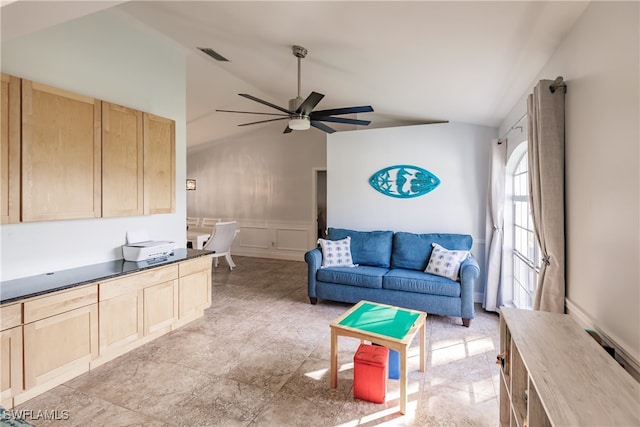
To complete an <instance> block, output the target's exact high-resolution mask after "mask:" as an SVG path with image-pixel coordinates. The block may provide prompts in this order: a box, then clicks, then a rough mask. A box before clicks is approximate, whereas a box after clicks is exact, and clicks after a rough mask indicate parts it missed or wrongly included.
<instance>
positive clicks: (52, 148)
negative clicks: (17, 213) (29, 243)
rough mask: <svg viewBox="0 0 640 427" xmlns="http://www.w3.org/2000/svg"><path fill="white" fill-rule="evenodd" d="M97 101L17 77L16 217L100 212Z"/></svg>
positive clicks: (94, 214) (43, 217) (37, 218)
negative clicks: (18, 173) (19, 131)
mask: <svg viewBox="0 0 640 427" xmlns="http://www.w3.org/2000/svg"><path fill="white" fill-rule="evenodd" d="M100 110H101V104H100V101H99V100H96V99H93V98H89V97H86V96H81V95H77V94H74V93H71V92H67V91H63V90H60V89H56V88H52V87H49V86H45V85H42V84H39V83H36V82H32V81H29V80H22V159H21V160H22V186H21V188H22V221H46V220H55V219H77V218H96V217H99V216H100V215H101V207H100V203H101V195H100V192H101V183H100V178H101V173H100V167H101V161H100V158H101V148H100V145H101V144H100V138H101V131H100V115H101V114H100Z"/></svg>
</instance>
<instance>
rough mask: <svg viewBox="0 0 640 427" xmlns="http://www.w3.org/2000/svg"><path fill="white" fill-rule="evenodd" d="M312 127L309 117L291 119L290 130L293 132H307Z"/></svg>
mask: <svg viewBox="0 0 640 427" xmlns="http://www.w3.org/2000/svg"><path fill="white" fill-rule="evenodd" d="M310 127H311V122H310V121H309V118H308V117H295V118H292V119H289V129H292V130H307V129H309V128H310Z"/></svg>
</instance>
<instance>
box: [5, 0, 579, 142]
mask: <svg viewBox="0 0 640 427" xmlns="http://www.w3.org/2000/svg"><path fill="white" fill-rule="evenodd" d="M16 3H29V2H25V1H24V0H20V1H19V2H16ZM16 3H11V4H9V5H8V6H5V7H3V8H2V12H3V21H2V24H3V29H2V30H3V33H2V36H3V39H6V37H8V36H7V34H5V28H4V26H5V19H4V12H5V10H9V9H11V8H12V7H14V6H17V4H16ZM47 3H53V2H47ZM55 3H58V4H59V7H58V8H57V9H56V10H57V11H58V14H59V13H61V11H63V10H64V9H65V8H66V9H67V10H68V13H69V19H72V18H76V17H77V16H78V15H79V14H78V11H79V9H78V8H77V7H76V6H75V5H74V3H75V4H78V3H83V4H85V7H87V6H86V4H91V3H92V2H55ZM61 3H63V4H61ZM103 3H106V2H103ZM112 3H116V4H117V6H115V7H114V8H113V9H112V10H115V11H116V13H119V14H121V15H123V16H124V15H125V14H126V16H127V17H129V18H134V19H132V20H131V22H135V24H136V25H140V27H141V28H144V29H146V30H150V31H155V32H158V33H162V34H164V35H165V36H166V37H168V38H170V39H173V41H174V42H175V43H177V44H178V45H180V46H183V47H184V49H185V51H186V52H187V140H188V145H189V146H193V145H197V144H201V143H206V142H211V141H216V140H219V139H221V138H226V137H232V136H234V135H237V134H239V133H242V132H247V131H249V130H250V129H251V131H254V130H255V128H256V127H259V126H261V127H263V128H264V131H265V132H282V130H283V129H284V127H285V126H286V121H278V122H275V123H267V124H260V125H254V126H249V127H238V126H236V125H237V124H240V123H246V122H251V121H257V120H262V119H268V118H270V117H268V116H254V115H246V114H232V113H220V112H215V110H216V109H230V110H244V111H259V112H270V113H274V112H275V113H278V111H276V110H273V109H270V108H268V107H265V106H263V105H261V104H259V103H256V102H253V101H251V100H248V99H245V98H242V97H239V96H238V95H237V94H238V93H249V94H251V95H254V96H256V97H258V98H261V99H265V100H267V101H269V102H272V103H274V104H277V105H279V106H282V107H287V106H288V100H289V99H291V98H294V97H295V96H296V95H297V59H296V58H295V57H294V56H293V54H292V53H291V46H292V45H294V44H298V45H302V46H304V47H305V48H307V49H308V51H309V53H308V55H307V58H305V59H303V60H302V85H301V86H302V87H301V94H300V95H301V96H302V97H303V98H306V96H307V95H308V94H309V93H310V92H311V91H316V92H320V93H323V94H325V98H324V99H323V100H322V101H321V102H320V104H318V106H317V109H327V108H336V107H348V106H354V105H371V106H373V108H374V109H375V112H374V113H365V114H361V115H360V117H359V118H361V119H367V120H372V122H373V123H372V125H371V126H377V127H383V126H395V125H400V124H413V123H424V122H431V121H440V120H448V121H455V122H465V123H473V124H480V125H486V126H494V127H497V126H498V125H499V124H500V123H501V122H502V121H503V120H504V118H505V116H506V115H507V114H508V113H509V112H510V110H511V109H512V108H513V106H514V105H515V103H516V102H517V101H518V100H519V99H520V98H521V97H522V95H523V94H524V93H525V92H527V91H528V90H530V87H531V85H532V83H533V81H534V79H535V78H536V76H537V74H538V73H539V71H540V70H541V68H542V67H543V66H544V65H545V63H546V62H547V61H548V59H549V58H550V56H551V55H552V54H553V52H554V51H555V49H556V47H557V46H558V44H559V42H560V41H561V40H562V39H563V37H564V36H565V35H566V34H567V33H568V31H569V30H570V28H571V27H572V25H573V24H574V23H575V21H576V20H577V19H578V17H579V16H580V15H581V13H582V12H583V11H584V9H585V7H586V6H587V4H588V2H583V1H567V2H558V1H550V2H542V1H495V2H485V1H467V2H459V1H447V2H445V1H386V2H385V1H372V2H365V1H319V2H314V1H288V2H273V1H255V2H248V1H233V2H232V1H227V2H223V1H133V0H132V1H128V2H112ZM101 4H102V3H98V5H101ZM16 9H17V8H16ZM100 9H101V7H99V6H96V10H100ZM90 12H91V11H90V10H88V11H87V12H86V13H90ZM42 15H43V14H37V16H41V17H42ZM57 16H58V15H57ZM32 17H33V15H32V14H31V15H30V16H24V17H21V19H23V20H24V21H29V20H31V19H32ZM19 19H20V18H19ZM43 19H44V18H43ZM24 21H23V22H24ZM58 22H60V20H59V19H58V20H57V21H56V22H52V24H54V23H58ZM19 27H20V26H19ZM20 28H23V27H20ZM23 31H24V30H23ZM168 42H169V41H168ZM197 47H210V48H212V49H214V50H215V51H217V52H218V53H219V54H221V55H223V56H224V57H226V58H227V59H229V61H230V62H218V61H215V60H213V59H212V58H210V57H208V56H207V55H205V54H203V53H202V52H200V51H198V50H197V49H196V48H197ZM546 77H547V78H550V79H553V78H555V77H556V76H546ZM332 127H335V128H336V129H339V130H340V129H344V127H340V126H338V125H336V126H332ZM309 132H319V131H318V130H315V129H312V130H310V131H309Z"/></svg>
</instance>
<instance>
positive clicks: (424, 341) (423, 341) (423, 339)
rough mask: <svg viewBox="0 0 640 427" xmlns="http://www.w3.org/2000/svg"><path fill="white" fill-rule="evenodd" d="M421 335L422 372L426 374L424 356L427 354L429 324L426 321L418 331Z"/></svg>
mask: <svg viewBox="0 0 640 427" xmlns="http://www.w3.org/2000/svg"><path fill="white" fill-rule="evenodd" d="M418 333H419V334H420V372H424V365H425V362H424V359H425V358H424V355H425V353H426V350H425V346H426V345H427V322H426V319H425V321H424V322H423V323H422V327H421V328H420V330H419V331H418Z"/></svg>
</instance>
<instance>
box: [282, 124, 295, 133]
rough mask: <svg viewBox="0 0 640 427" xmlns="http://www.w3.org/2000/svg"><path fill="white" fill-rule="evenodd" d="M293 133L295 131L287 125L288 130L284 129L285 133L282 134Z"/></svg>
mask: <svg viewBox="0 0 640 427" xmlns="http://www.w3.org/2000/svg"><path fill="white" fill-rule="evenodd" d="M291 132H293V129H291V128H290V127H289V125H287V127H286V128H284V132H282V133H291Z"/></svg>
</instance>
